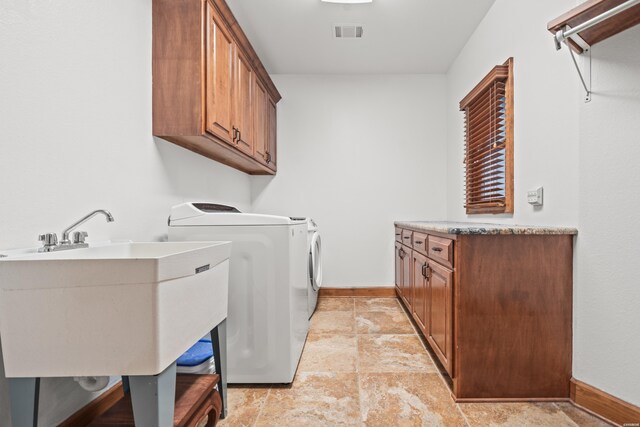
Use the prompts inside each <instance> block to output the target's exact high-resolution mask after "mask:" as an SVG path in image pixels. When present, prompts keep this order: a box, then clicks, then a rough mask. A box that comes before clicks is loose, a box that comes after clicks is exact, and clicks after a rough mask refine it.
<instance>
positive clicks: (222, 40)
mask: <svg viewBox="0 0 640 427" xmlns="http://www.w3.org/2000/svg"><path fill="white" fill-rule="evenodd" d="M221 22H222V20H221V18H220V17H219V16H218V15H217V13H216V11H215V10H214V9H213V7H212V6H211V5H210V4H209V3H208V2H207V24H208V25H207V44H206V45H207V55H206V57H207V58H206V67H207V73H206V75H207V80H206V126H205V128H206V130H207V131H209V132H211V133H212V134H213V135H215V136H217V137H218V138H220V139H221V140H223V141H225V142H227V143H228V144H234V142H233V119H232V114H233V52H234V42H233V39H232V38H231V35H230V34H229V32H228V31H227V29H226V27H225V26H224V24H222V23H221Z"/></svg>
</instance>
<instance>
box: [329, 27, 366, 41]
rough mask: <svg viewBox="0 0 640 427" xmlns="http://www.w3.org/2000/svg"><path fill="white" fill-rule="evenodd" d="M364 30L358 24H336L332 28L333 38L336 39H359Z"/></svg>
mask: <svg viewBox="0 0 640 427" xmlns="http://www.w3.org/2000/svg"><path fill="white" fill-rule="evenodd" d="M363 33H364V29H363V28H362V25H358V24H336V25H334V26H333V36H334V37H335V38H337V39H360V38H362V34H363Z"/></svg>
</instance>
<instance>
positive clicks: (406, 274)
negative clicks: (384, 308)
mask: <svg viewBox="0 0 640 427" xmlns="http://www.w3.org/2000/svg"><path fill="white" fill-rule="evenodd" d="M402 250H403V251H404V253H405V256H404V258H402V297H403V298H404V302H405V303H406V304H407V308H408V309H409V311H411V310H412V307H413V274H411V273H412V270H411V257H412V252H413V251H412V250H411V249H410V248H408V247H407V246H404V245H403V246H402Z"/></svg>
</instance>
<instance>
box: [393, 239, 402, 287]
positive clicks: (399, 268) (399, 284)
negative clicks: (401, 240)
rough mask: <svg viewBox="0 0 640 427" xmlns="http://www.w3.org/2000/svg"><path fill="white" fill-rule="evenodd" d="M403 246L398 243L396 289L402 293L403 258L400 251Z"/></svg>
mask: <svg viewBox="0 0 640 427" xmlns="http://www.w3.org/2000/svg"><path fill="white" fill-rule="evenodd" d="M401 248H402V245H400V244H398V243H396V257H395V258H396V288H398V291H400V292H402V257H401V252H400V249H401Z"/></svg>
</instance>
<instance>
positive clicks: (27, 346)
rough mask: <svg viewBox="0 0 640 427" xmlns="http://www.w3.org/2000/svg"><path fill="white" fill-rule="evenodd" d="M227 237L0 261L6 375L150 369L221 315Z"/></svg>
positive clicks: (114, 246) (117, 372)
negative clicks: (225, 239) (213, 240)
mask: <svg viewBox="0 0 640 427" xmlns="http://www.w3.org/2000/svg"><path fill="white" fill-rule="evenodd" d="M230 250H231V243H229V242H162V243H130V242H127V243H114V244H108V245H104V246H95V247H89V248H85V249H74V250H69V251H60V252H49V253H27V254H15V255H10V256H9V257H7V258H2V259H0V334H1V338H2V350H3V355H4V368H5V375H6V376H7V377H9V378H16V377H69V376H100V375H156V374H158V373H160V372H162V371H163V370H164V369H166V368H167V367H168V366H169V365H170V364H171V363H173V361H175V360H176V359H177V358H178V357H179V356H180V355H181V354H182V353H183V352H184V351H186V350H187V349H188V348H189V347H190V346H191V345H192V344H193V343H195V342H196V341H197V340H198V339H199V338H201V337H202V336H204V335H205V334H206V333H207V332H209V331H210V330H211V329H213V328H214V327H215V326H216V325H217V324H219V323H220V322H221V321H222V320H224V319H225V318H226V317H227V295H228V269H229V255H230Z"/></svg>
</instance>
